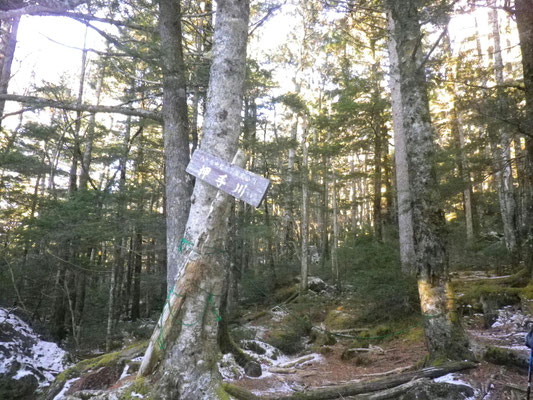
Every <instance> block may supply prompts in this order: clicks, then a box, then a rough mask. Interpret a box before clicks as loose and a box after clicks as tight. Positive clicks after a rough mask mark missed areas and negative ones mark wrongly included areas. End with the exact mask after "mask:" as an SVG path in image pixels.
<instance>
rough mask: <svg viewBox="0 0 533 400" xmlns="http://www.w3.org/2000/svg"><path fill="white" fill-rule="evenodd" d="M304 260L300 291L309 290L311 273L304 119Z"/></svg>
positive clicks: (301, 270) (302, 226)
mask: <svg viewBox="0 0 533 400" xmlns="http://www.w3.org/2000/svg"><path fill="white" fill-rule="evenodd" d="M302 153H303V160H302V161H303V162H302V179H301V181H302V223H301V231H302V260H301V266H300V291H301V292H302V293H305V292H307V278H308V275H309V266H308V258H309V240H308V239H309V210H308V203H309V187H308V186H309V183H308V179H309V173H308V148H307V123H306V121H305V120H304V124H303V134H302Z"/></svg>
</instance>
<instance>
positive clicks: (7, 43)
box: [0, 16, 20, 128]
mask: <svg viewBox="0 0 533 400" xmlns="http://www.w3.org/2000/svg"><path fill="white" fill-rule="evenodd" d="M2 22H4V24H5V26H4V24H3V25H2V27H1V28H0V29H1V30H0V45H1V48H0V94H7V88H8V85H9V80H10V79H11V66H12V65H13V59H14V56H15V49H16V47H17V33H18V26H19V22H20V16H19V17H14V18H12V19H11V20H10V21H9V22H7V23H6V21H2ZM5 104H6V101H5V100H0V128H1V127H2V118H3V116H4V107H5Z"/></svg>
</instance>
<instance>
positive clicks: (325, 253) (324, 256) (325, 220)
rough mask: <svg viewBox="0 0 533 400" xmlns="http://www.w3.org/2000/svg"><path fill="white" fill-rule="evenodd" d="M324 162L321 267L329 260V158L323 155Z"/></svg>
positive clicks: (321, 212) (321, 208)
mask: <svg viewBox="0 0 533 400" xmlns="http://www.w3.org/2000/svg"><path fill="white" fill-rule="evenodd" d="M322 161H323V162H324V165H323V168H324V172H323V174H322V199H321V200H322V201H321V203H322V204H321V205H320V268H321V269H325V266H326V262H327V260H329V255H330V253H329V239H328V228H329V194H328V192H329V182H328V173H329V172H328V168H329V160H328V158H327V157H326V156H323V157H322Z"/></svg>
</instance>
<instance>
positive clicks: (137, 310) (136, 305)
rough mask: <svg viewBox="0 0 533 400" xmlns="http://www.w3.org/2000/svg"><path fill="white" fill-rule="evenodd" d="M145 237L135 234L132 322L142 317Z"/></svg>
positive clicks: (138, 233) (139, 233)
mask: <svg viewBox="0 0 533 400" xmlns="http://www.w3.org/2000/svg"><path fill="white" fill-rule="evenodd" d="M142 243H143V237H142V233H141V232H136V233H135V244H134V246H133V248H134V250H135V252H134V255H133V259H134V261H133V265H134V267H133V293H132V299H131V320H132V321H136V320H137V319H139V318H140V317H141V271H142V251H143V246H142Z"/></svg>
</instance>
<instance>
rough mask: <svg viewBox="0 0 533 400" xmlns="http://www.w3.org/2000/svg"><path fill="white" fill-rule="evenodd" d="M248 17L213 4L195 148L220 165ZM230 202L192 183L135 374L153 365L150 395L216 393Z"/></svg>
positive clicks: (239, 2) (238, 94)
mask: <svg viewBox="0 0 533 400" xmlns="http://www.w3.org/2000/svg"><path fill="white" fill-rule="evenodd" d="M248 19H249V3H248V1H243V0H220V1H219V2H218V4H217V11H216V26H215V36H214V46H213V54H214V56H213V64H212V66H211V71H210V81H209V89H208V90H209V91H208V96H207V98H208V102H207V110H206V115H205V120H204V129H203V131H204V138H203V140H202V143H201V145H200V147H201V148H202V149H203V150H204V151H208V152H209V153H211V154H213V155H215V156H217V157H220V158H222V159H224V160H227V161H230V160H231V158H232V156H233V155H234V154H235V153H236V150H237V144H238V138H239V133H240V122H241V110H242V98H243V93H244V78H245V70H246V68H245V65H246V42H247V33H248ZM234 161H235V162H237V160H236V159H235V160H234ZM169 172H171V173H176V171H169ZM229 201H230V199H229V198H228V196H227V195H225V194H223V193H222V192H218V193H217V189H216V188H214V187H212V186H210V185H208V184H205V183H203V182H202V181H200V180H197V181H196V185H195V188H194V192H193V196H192V202H191V203H192V205H191V210H190V213H189V219H188V221H187V227H186V229H185V238H186V240H187V241H188V243H190V245H188V246H185V245H184V244H183V246H182V248H181V250H182V251H181V253H180V257H179V260H178V261H179V267H178V270H177V271H178V273H177V278H176V282H175V286H174V288H173V291H172V292H171V293H170V295H169V299H168V303H169V306H168V307H165V308H164V310H163V313H162V316H161V319H160V322H159V323H158V325H157V326H156V329H155V331H154V334H153V335H152V338H151V341H150V344H149V346H148V349H147V351H146V354H145V357H144V360H143V362H142V364H141V367H140V369H139V375H140V376H145V375H148V374H150V373H151V372H153V370H154V368H155V367H156V365H157V364H159V365H160V370H161V373H162V376H161V377H160V379H159V380H158V382H157V384H156V388H155V391H154V395H155V397H157V398H160V399H177V398H179V399H191V400H193V399H194V400H203V399H205V400H213V399H217V398H221V396H222V394H221V390H222V389H221V388H220V384H221V377H220V375H219V373H218V371H217V365H216V362H217V356H218V353H219V348H218V344H217V336H218V324H217V320H218V314H217V313H216V310H217V309H218V307H219V305H220V302H221V296H222V294H223V293H225V292H226V290H225V285H226V282H225V277H226V270H227V268H228V262H227V261H228V259H227V257H226V255H225V254H224V253H225V252H224V251H220V250H219V249H221V248H222V249H223V248H224V243H225V237H226V235H227V228H228V226H227V218H228V212H229ZM169 251H170V249H169ZM158 339H159V340H158ZM224 395H225V394H224Z"/></svg>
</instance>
